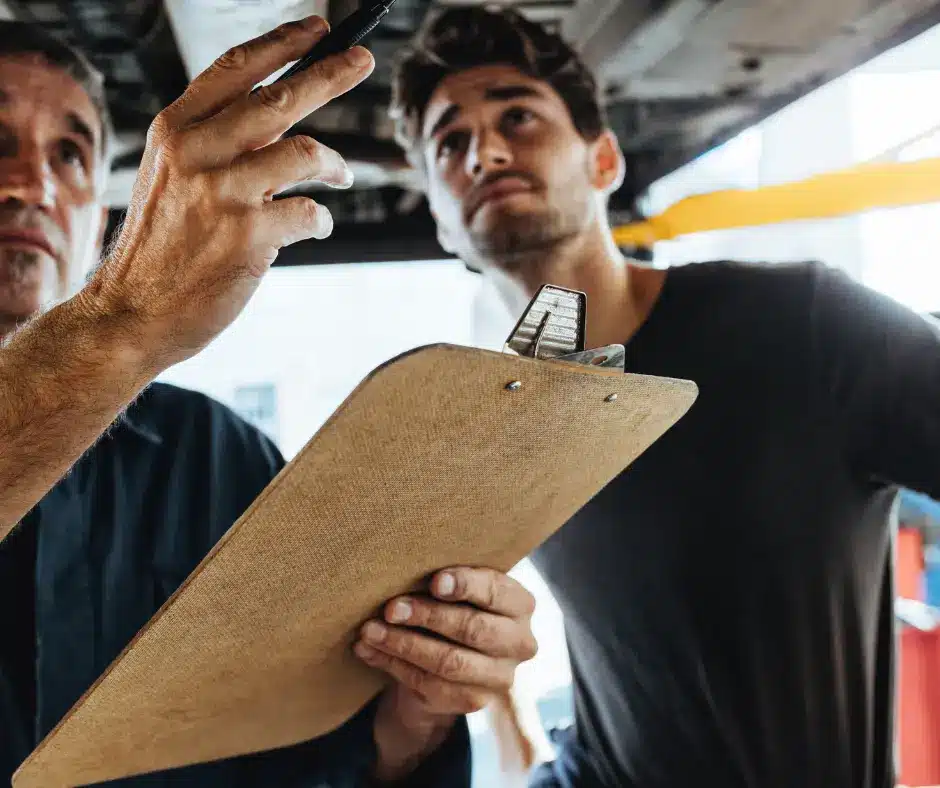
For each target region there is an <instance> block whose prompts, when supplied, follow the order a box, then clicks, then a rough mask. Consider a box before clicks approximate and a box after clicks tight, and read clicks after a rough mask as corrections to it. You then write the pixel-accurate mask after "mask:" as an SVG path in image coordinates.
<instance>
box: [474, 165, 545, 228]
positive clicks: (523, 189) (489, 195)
mask: <svg viewBox="0 0 940 788" xmlns="http://www.w3.org/2000/svg"><path fill="white" fill-rule="evenodd" d="M531 192H532V185H531V184H530V183H529V182H528V181H526V180H523V179H522V178H519V177H517V176H515V175H507V176H504V177H502V178H500V179H498V180H495V181H493V182H492V183H490V184H488V185H486V186H484V187H483V188H482V189H481V190H480V191H479V192H478V193H477V195H476V197H475V198H474V200H473V203H472V204H471V206H470V218H471V219H472V218H473V217H474V216H475V215H476V213H477V212H478V211H479V210H480V209H481V208H482V207H483V206H485V205H488V204H490V203H495V202H500V201H502V200H505V199H508V198H509V197H513V196H515V195H517V194H530V193H531Z"/></svg>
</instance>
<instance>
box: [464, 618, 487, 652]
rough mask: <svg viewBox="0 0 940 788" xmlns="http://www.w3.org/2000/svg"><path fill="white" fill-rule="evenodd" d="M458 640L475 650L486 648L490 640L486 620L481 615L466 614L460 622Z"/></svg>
mask: <svg viewBox="0 0 940 788" xmlns="http://www.w3.org/2000/svg"><path fill="white" fill-rule="evenodd" d="M459 639H460V640H461V641H462V642H463V643H466V644H467V645H468V646H471V647H473V648H476V649H481V648H483V647H484V646H486V645H487V644H488V643H489V642H490V640H491V637H490V629H489V625H488V623H487V621H486V619H485V618H483V616H481V615H478V614H475V613H471V612H468V613H467V614H466V615H465V616H464V619H463V621H462V622H461V625H460V633H459Z"/></svg>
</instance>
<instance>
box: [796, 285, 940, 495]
mask: <svg viewBox="0 0 940 788" xmlns="http://www.w3.org/2000/svg"><path fill="white" fill-rule="evenodd" d="M813 272H814V278H813V285H812V294H811V304H810V321H811V325H810V334H809V336H810V341H811V343H812V345H813V347H812V348H811V357H812V359H813V362H814V364H815V365H816V369H815V374H816V376H817V379H818V380H819V381H820V382H821V384H822V389H823V390H822V396H823V397H825V398H826V400H827V402H828V405H829V406H830V408H831V410H830V414H829V415H830V417H831V418H832V419H833V420H834V421H835V423H836V427H837V429H838V431H839V434H840V436H841V439H842V441H843V445H844V451H845V455H846V458H847V460H848V463H849V465H850V467H851V468H852V470H853V471H854V472H856V473H859V474H861V475H863V476H864V477H866V478H869V479H871V480H872V481H874V482H881V483H889V484H896V485H899V486H903V487H908V488H911V489H913V490H917V491H919V492H922V493H926V494H927V495H930V496H931V497H934V498H940V326H938V324H937V322H936V321H934V320H933V319H932V318H929V317H926V316H923V315H920V314H918V313H916V312H913V311H911V310H910V309H907V308H906V307H904V306H902V305H901V304H899V303H897V302H896V301H894V300H892V299H890V298H888V297H887V296H884V295H881V294H879V293H876V292H875V291H873V290H871V289H870V288H867V287H864V286H863V285H860V284H858V283H856V282H854V281H853V280H852V279H850V278H849V276H848V275H846V274H845V273H843V272H841V271H837V270H835V269H830V268H827V267H825V266H816V267H814V268H813Z"/></svg>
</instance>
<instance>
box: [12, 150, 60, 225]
mask: <svg viewBox="0 0 940 788" xmlns="http://www.w3.org/2000/svg"><path fill="white" fill-rule="evenodd" d="M11 154H12V155H8V156H0V203H5V202H11V201H13V202H20V203H23V204H24V205H28V206H30V207H33V208H45V209H51V208H52V207H53V206H54V204H55V188H56V187H55V178H54V177H53V173H52V169H51V168H50V166H49V163H48V161H47V160H46V157H45V156H44V155H43V153H42V150H41V149H40V148H39V147H38V146H37V145H29V144H27V145H22V144H21V145H18V146H17V149H16V150H15V151H11Z"/></svg>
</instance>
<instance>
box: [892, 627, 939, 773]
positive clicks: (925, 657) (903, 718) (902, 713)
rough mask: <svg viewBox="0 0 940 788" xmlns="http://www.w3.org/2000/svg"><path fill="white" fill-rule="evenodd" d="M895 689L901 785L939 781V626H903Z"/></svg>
mask: <svg viewBox="0 0 940 788" xmlns="http://www.w3.org/2000/svg"><path fill="white" fill-rule="evenodd" d="M900 662H901V670H900V676H899V692H898V715H899V730H898V735H899V737H900V738H899V745H900V759H901V762H900V767H901V774H900V779H899V780H898V782H899V783H900V784H902V785H938V784H940V630H934V631H933V632H921V631H920V630H917V629H910V628H907V627H905V628H904V629H903V630H902V631H901V637H900Z"/></svg>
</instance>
